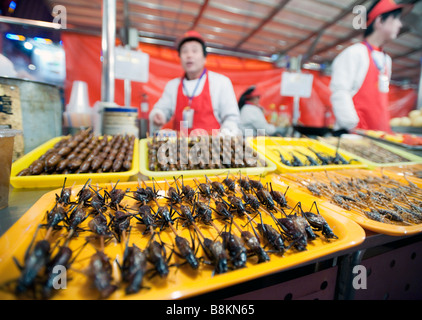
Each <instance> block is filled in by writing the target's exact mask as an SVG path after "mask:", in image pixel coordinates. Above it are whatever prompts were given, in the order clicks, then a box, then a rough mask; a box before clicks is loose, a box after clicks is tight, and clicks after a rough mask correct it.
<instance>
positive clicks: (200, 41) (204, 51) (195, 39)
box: [177, 37, 207, 57]
mask: <svg viewBox="0 0 422 320" xmlns="http://www.w3.org/2000/svg"><path fill="white" fill-rule="evenodd" d="M188 41H197V42H199V43H200V44H201V46H202V52H203V53H204V57H206V56H207V47H206V45H205V42H204V41H202V40H201V39H198V38H195V37H191V38H185V39H183V41H181V42H180V43H179V45H178V47H177V51H178V52H179V56H180V49H181V48H182V45H183V44H184V43H185V42H188Z"/></svg>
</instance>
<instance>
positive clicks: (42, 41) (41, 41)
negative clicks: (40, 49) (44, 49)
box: [34, 37, 53, 44]
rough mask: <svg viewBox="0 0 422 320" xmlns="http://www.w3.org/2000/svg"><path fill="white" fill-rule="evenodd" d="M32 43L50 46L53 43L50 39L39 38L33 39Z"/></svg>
mask: <svg viewBox="0 0 422 320" xmlns="http://www.w3.org/2000/svg"><path fill="white" fill-rule="evenodd" d="M34 41H36V42H39V43H44V44H52V43H53V41H52V40H51V39H47V38H40V37H35V38H34Z"/></svg>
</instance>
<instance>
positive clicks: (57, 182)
mask: <svg viewBox="0 0 422 320" xmlns="http://www.w3.org/2000/svg"><path fill="white" fill-rule="evenodd" d="M61 139H63V137H56V138H53V139H51V140H49V141H47V142H46V143H44V144H42V145H41V146H39V147H38V148H36V149H34V150H32V151H31V152H29V153H27V154H26V155H24V156H23V157H21V158H19V159H17V160H16V161H15V162H14V163H13V164H12V170H11V174H10V184H11V185H12V186H13V187H14V188H45V187H52V188H55V187H61V186H62V185H63V181H64V177H66V178H67V181H66V183H67V184H69V185H72V184H73V183H74V182H75V183H76V184H84V183H85V182H86V181H87V180H88V179H91V180H92V183H106V182H112V181H117V180H120V181H122V182H124V181H128V180H129V178H130V177H132V176H134V175H136V174H138V172H139V140H138V139H135V145H134V147H133V159H132V168H131V169H130V170H129V171H122V172H105V173H78V174H50V175H37V176H17V174H18V173H19V172H20V171H22V170H23V169H25V168H28V167H29V166H30V164H31V163H32V162H33V161H35V160H37V159H38V158H39V157H41V156H42V155H43V154H44V153H45V152H46V151H47V150H48V149H50V148H52V147H53V146H54V145H55V144H56V143H57V142H59V141H60V140H61Z"/></svg>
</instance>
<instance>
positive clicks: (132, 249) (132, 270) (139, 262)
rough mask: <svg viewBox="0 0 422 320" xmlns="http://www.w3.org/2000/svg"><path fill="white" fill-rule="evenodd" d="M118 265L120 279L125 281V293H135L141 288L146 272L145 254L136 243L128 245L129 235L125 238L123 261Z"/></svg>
mask: <svg viewBox="0 0 422 320" xmlns="http://www.w3.org/2000/svg"><path fill="white" fill-rule="evenodd" d="M117 265H118V266H119V269H120V272H121V275H122V280H123V282H124V283H127V286H126V288H125V292H126V294H132V293H137V292H139V290H141V288H142V282H143V279H144V276H145V274H146V272H147V255H146V253H145V251H143V250H141V249H140V248H139V247H138V246H137V245H135V244H133V245H132V246H129V237H128V238H127V240H126V246H125V251H124V253H123V261H122V264H121V265H120V264H119V263H118V261H117Z"/></svg>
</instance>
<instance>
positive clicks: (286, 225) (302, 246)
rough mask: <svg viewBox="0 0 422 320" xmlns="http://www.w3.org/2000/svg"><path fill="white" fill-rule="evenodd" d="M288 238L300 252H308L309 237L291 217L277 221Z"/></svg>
mask: <svg viewBox="0 0 422 320" xmlns="http://www.w3.org/2000/svg"><path fill="white" fill-rule="evenodd" d="M277 221H278V222H279V223H280V226H281V228H282V229H283V231H284V232H285V234H286V236H287V237H288V238H289V239H290V240H291V241H292V245H293V246H294V247H295V248H296V249H297V250H298V251H304V250H306V247H307V244H308V237H307V234H306V231H305V230H304V229H303V228H301V226H300V225H299V224H297V222H296V220H294V219H293V218H292V217H291V216H290V215H288V216H286V217H285V218H280V219H277Z"/></svg>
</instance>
